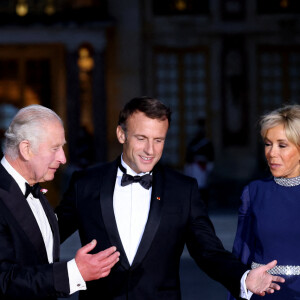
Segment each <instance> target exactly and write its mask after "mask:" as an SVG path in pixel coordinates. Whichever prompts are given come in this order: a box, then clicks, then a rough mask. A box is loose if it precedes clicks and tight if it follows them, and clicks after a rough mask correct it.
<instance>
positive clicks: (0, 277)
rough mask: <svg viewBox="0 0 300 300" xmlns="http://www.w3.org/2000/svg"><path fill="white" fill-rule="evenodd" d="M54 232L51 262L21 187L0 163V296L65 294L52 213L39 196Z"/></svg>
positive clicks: (65, 279)
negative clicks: (50, 262) (51, 262)
mask: <svg viewBox="0 0 300 300" xmlns="http://www.w3.org/2000/svg"><path fill="white" fill-rule="evenodd" d="M40 201H41V203H42V206H43V208H44V210H45V213H46V215H47V217H48V220H49V223H50V226H51V228H52V232H53V235H54V246H53V259H54V260H53V261H54V263H53V264H49V263H48V258H47V252H46V248H45V244H44V240H43V237H42V234H41V232H40V229H39V226H38V224H37V222H36V220H35V217H34V215H33V213H32V211H31V209H30V206H29V204H28V202H27V201H26V199H25V197H24V195H23V193H22V191H21V190H20V188H19V186H18V184H17V183H16V181H15V180H14V179H13V177H12V176H11V175H10V174H9V173H8V172H7V171H6V170H5V168H4V167H3V166H2V165H1V164H0V299H1V300H2V299H3V300H8V299H9V300H11V299H22V300H23V299H30V300H32V299H56V298H57V297H63V296H67V295H68V294H69V282H68V272H67V264H66V263H60V262H58V260H59V243H60V242H59V231H58V224H57V220H56V216H55V214H54V212H53V210H52V207H51V206H50V204H49V203H48V201H47V199H46V197H44V196H42V198H41V199H40Z"/></svg>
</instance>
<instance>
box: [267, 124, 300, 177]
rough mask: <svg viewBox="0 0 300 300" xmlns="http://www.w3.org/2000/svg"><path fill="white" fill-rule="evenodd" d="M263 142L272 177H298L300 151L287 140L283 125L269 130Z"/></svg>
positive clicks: (299, 173) (299, 172) (299, 171)
mask: <svg viewBox="0 0 300 300" xmlns="http://www.w3.org/2000/svg"><path fill="white" fill-rule="evenodd" d="M264 142H265V156H266V159H267V161H268V165H269V168H270V171H271V173H272V174H273V176H274V177H286V178H292V177H297V176H299V175H300V165H299V162H300V149H299V147H297V146H296V145H295V144H294V143H292V142H290V141H289V140H288V139H287V137H286V133H285V129H284V126H283V125H277V126H275V127H273V128H271V129H269V130H268V131H267V133H266V136H265V139H264Z"/></svg>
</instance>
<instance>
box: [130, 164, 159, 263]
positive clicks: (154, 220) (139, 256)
mask: <svg viewBox="0 0 300 300" xmlns="http://www.w3.org/2000/svg"><path fill="white" fill-rule="evenodd" d="M163 187H164V176H163V174H162V171H161V170H159V167H157V168H156V169H155V171H154V172H153V185H152V195H151V206H150V211H149V216H148V220H147V224H146V227H145V231H144V234H143V237H142V240H141V243H140V245H139V248H138V250H137V253H136V255H135V258H134V260H133V263H132V268H135V267H136V266H137V265H138V264H140V263H141V262H142V260H143V259H144V257H145V255H146V254H147V252H148V250H149V248H150V246H151V244H152V241H153V239H154V237H155V234H156V232H157V229H158V227H159V224H160V220H161V212H162V205H163V196H164V195H163Z"/></svg>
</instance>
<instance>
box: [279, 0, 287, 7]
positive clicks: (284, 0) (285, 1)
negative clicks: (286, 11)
mask: <svg viewBox="0 0 300 300" xmlns="http://www.w3.org/2000/svg"><path fill="white" fill-rule="evenodd" d="M288 5H289V1H288V0H281V1H280V6H281V7H282V8H287V7H288Z"/></svg>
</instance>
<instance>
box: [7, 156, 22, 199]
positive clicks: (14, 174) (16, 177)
mask: <svg viewBox="0 0 300 300" xmlns="http://www.w3.org/2000/svg"><path fill="white" fill-rule="evenodd" d="M1 164H2V166H3V167H4V168H5V170H6V171H7V172H8V173H9V174H10V175H11V176H12V177H13V179H14V180H15V181H16V183H17V184H18V186H19V187H20V189H21V191H22V193H23V194H24V195H25V191H26V185H25V183H26V182H27V180H26V179H25V178H24V177H23V176H22V175H20V174H19V173H18V172H17V171H16V170H15V169H14V168H13V167H12V166H11V164H10V163H9V162H8V161H7V159H6V158H5V156H3V158H2V160H1ZM27 183H28V182H27Z"/></svg>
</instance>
